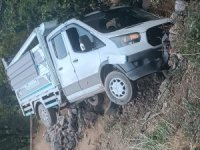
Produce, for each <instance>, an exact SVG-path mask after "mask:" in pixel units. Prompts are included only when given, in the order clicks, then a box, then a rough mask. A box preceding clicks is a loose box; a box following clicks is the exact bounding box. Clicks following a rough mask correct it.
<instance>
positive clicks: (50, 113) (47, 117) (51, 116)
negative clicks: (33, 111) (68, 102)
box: [38, 104, 57, 127]
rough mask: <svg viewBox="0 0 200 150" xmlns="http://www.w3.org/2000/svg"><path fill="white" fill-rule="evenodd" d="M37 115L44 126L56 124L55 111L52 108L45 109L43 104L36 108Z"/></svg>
mask: <svg viewBox="0 0 200 150" xmlns="http://www.w3.org/2000/svg"><path fill="white" fill-rule="evenodd" d="M38 114H39V117H40V120H41V122H42V123H43V124H44V125H45V126H46V127H50V126H52V125H54V124H55V123H56V120H57V117H56V111H55V109H53V108H50V109H46V108H45V107H44V105H43V104H40V105H39V106H38Z"/></svg>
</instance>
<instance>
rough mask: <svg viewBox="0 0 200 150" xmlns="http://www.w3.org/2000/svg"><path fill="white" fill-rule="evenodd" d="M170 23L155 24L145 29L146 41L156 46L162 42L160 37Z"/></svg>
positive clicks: (167, 29)
mask: <svg viewBox="0 0 200 150" xmlns="http://www.w3.org/2000/svg"><path fill="white" fill-rule="evenodd" d="M170 26H171V23H166V24H163V25H159V26H155V27H153V28H150V29H148V30H147V41H148V42H149V44H151V45H152V46H157V45H160V44H162V37H163V35H164V33H165V32H167V31H169V27H170Z"/></svg>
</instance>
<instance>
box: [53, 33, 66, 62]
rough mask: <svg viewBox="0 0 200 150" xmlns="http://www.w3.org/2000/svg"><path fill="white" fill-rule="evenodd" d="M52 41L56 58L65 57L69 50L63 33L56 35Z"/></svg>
mask: <svg viewBox="0 0 200 150" xmlns="http://www.w3.org/2000/svg"><path fill="white" fill-rule="evenodd" d="M51 42H52V45H53V50H54V53H55V56H56V58H58V59H63V58H64V57H66V56H67V51H66V48H65V45H64V41H63V38H62V35H61V34H58V35H57V36H56V37H54V38H53V39H52V41H51Z"/></svg>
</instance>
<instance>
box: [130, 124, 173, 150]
mask: <svg viewBox="0 0 200 150" xmlns="http://www.w3.org/2000/svg"><path fill="white" fill-rule="evenodd" d="M172 133H173V128H172V127H171V126H170V125H169V124H168V123H166V122H163V123H159V124H158V125H157V126H156V127H155V129H154V130H153V131H152V132H151V133H149V134H147V135H145V134H142V135H140V139H139V143H138V144H136V145H135V146H134V147H132V148H133V149H138V150H167V149H170V148H169V145H168V143H167V142H168V139H169V138H170V136H171V135H172Z"/></svg>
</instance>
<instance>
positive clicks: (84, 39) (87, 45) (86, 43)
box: [79, 35, 94, 52]
mask: <svg viewBox="0 0 200 150" xmlns="http://www.w3.org/2000/svg"><path fill="white" fill-rule="evenodd" d="M79 42H80V48H81V50H82V51H83V52H84V51H89V50H92V48H93V47H94V44H93V43H92V41H91V40H90V39H89V37H88V36H87V35H83V36H81V37H80V38H79Z"/></svg>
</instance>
